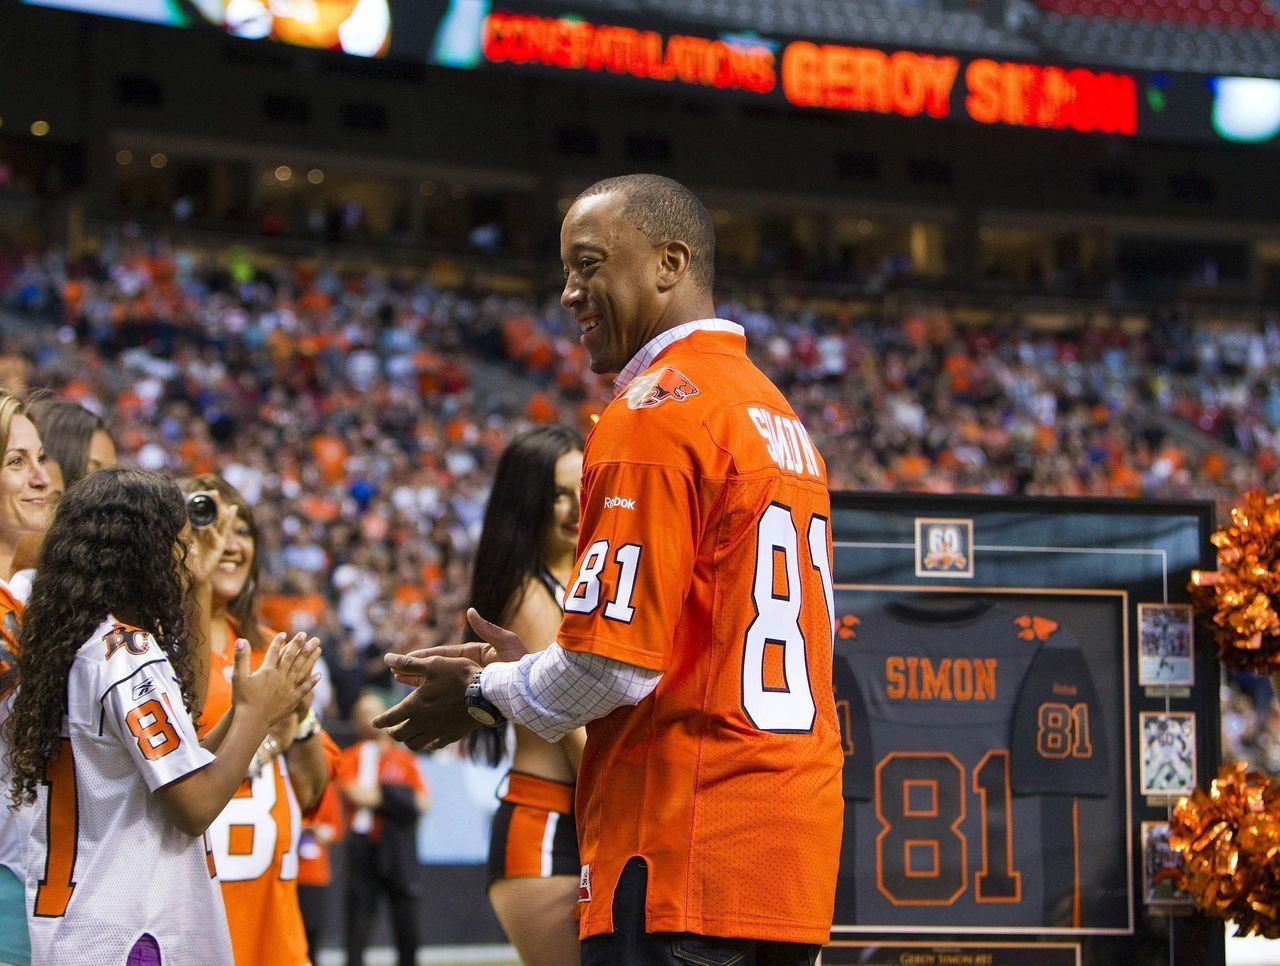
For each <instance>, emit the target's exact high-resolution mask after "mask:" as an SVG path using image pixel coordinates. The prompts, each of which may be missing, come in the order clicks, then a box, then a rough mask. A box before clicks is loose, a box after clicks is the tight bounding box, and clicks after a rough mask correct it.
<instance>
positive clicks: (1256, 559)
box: [1190, 490, 1280, 674]
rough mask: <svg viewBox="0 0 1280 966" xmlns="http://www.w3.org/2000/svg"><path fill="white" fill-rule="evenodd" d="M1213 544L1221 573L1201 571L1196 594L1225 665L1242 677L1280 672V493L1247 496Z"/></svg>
mask: <svg viewBox="0 0 1280 966" xmlns="http://www.w3.org/2000/svg"><path fill="white" fill-rule="evenodd" d="M1210 539H1211V540H1212V542H1213V545H1214V546H1215V547H1217V548H1218V569H1217V570H1216V571H1200V570H1197V571H1195V572H1194V573H1193V574H1192V575H1191V588H1190V589H1191V597H1192V600H1194V601H1195V604H1196V608H1197V610H1198V611H1199V612H1200V613H1201V614H1202V615H1203V616H1205V617H1207V618H1208V619H1209V620H1211V621H1212V622H1213V635H1214V640H1215V641H1216V642H1217V645H1218V658H1219V660H1221V661H1222V663H1223V664H1225V665H1227V666H1228V667H1231V668H1235V669H1236V670H1240V671H1254V672H1257V673H1262V674H1265V673H1268V672H1270V671H1275V670H1280V493H1277V494H1272V495H1271V496H1267V495H1266V494H1264V493H1263V492H1262V491H1261V490H1254V491H1253V492H1251V493H1247V494H1245V497H1244V503H1243V505H1242V506H1238V507H1236V508H1235V509H1233V510H1232V511H1231V523H1230V524H1228V525H1227V526H1225V527H1223V528H1222V529H1220V530H1218V531H1217V532H1216V533H1214V535H1213V536H1212V537H1211V538H1210Z"/></svg>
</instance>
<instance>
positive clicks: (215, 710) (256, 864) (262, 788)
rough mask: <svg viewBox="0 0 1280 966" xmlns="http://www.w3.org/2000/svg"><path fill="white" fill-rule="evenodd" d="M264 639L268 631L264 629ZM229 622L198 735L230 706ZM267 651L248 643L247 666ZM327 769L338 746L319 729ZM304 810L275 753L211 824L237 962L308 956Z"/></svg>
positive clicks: (212, 663)
mask: <svg viewBox="0 0 1280 966" xmlns="http://www.w3.org/2000/svg"><path fill="white" fill-rule="evenodd" d="M264 634H265V636H266V638H267V639H268V640H270V639H271V637H272V636H274V635H273V632H271V631H266V632H264ZM234 655H235V630H234V628H232V629H230V632H229V634H228V642H227V648H226V651H225V654H224V655H223V656H219V655H218V654H217V653H212V654H210V656H209V693H208V697H206V698H205V703H204V711H203V713H202V714H201V717H200V736H201V737H202V738H203V737H204V735H205V734H206V733H207V732H208V731H209V729H210V728H212V727H213V726H214V725H215V724H217V723H218V720H219V719H220V718H221V717H222V716H223V715H224V714H226V713H227V711H229V710H230V709H231V670H232V663H233V661H234ZM265 656H266V651H265V650H264V651H251V652H250V654H249V666H250V667H251V668H256V667H257V666H258V665H259V664H261V663H262V659H263V658H264V657H265ZM313 740H317V741H323V742H325V752H326V754H327V755H328V757H329V767H330V774H332V770H333V768H334V767H335V765H336V760H337V756H338V754H339V752H338V748H337V746H336V745H334V744H333V742H332V740H331V739H330V738H329V736H328V735H326V734H325V733H324V732H323V731H322V732H320V734H319V735H317V736H316V738H315V739H313ZM301 832H302V814H301V812H300V810H299V807H298V799H297V796H296V795H295V794H294V792H293V785H292V783H291V782H290V781H289V766H288V763H287V762H286V761H285V757H284V756H283V755H279V756H277V757H275V758H273V759H272V760H271V762H270V763H269V764H268V765H267V766H266V767H265V768H263V769H262V771H261V772H260V773H259V774H258V776H257V777H256V778H246V779H245V780H244V781H243V782H242V783H241V785H240V787H239V788H238V789H237V790H236V793H235V795H234V796H233V797H232V799H231V801H230V802H229V803H228V804H227V807H226V808H224V809H223V810H222V814H221V815H219V816H218V817H217V818H216V819H215V820H214V822H213V824H212V825H211V826H209V832H208V836H209V844H210V845H211V846H212V848H213V856H214V863H215V865H216V866H217V869H218V878H219V880H220V881H221V883H222V899H223V902H224V903H225V905H226V907H227V925H228V926H229V927H230V928H231V948H232V950H233V951H234V953H235V959H236V964H237V966H253V964H261V966H306V964H307V963H309V962H310V961H311V960H310V956H309V955H308V952H307V937H306V932H305V930H304V929H303V924H302V913H301V912H300V911H299V909H298V839H299V836H300V835H301Z"/></svg>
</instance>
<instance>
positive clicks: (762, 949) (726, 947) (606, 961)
mask: <svg viewBox="0 0 1280 966" xmlns="http://www.w3.org/2000/svg"><path fill="white" fill-rule="evenodd" d="M648 884H649V867H648V866H647V865H645V863H644V860H643V859H632V860H631V861H629V862H628V863H627V864H626V867H625V868H623V870H622V875H621V876H620V877H619V878H618V888H617V889H616V890H615V891H614V894H613V929H614V931H613V932H612V933H607V934H605V935H603V936H592V937H591V938H590V939H586V940H583V943H582V966H813V962H814V960H815V959H817V957H818V950H819V949H820V948H821V947H819V946H809V945H805V944H803V943H777V942H764V941H762V940H756V939H717V938H716V937H714V936H698V935H695V934H693V933H691V932H645V931H644V899H645V893H646V892H647V890H648Z"/></svg>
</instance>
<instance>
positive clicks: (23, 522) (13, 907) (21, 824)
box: [0, 390, 53, 966]
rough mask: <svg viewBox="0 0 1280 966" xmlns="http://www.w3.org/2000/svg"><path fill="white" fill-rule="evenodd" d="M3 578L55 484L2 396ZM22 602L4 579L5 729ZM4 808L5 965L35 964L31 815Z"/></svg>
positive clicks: (0, 760) (4, 745)
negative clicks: (28, 897)
mask: <svg viewBox="0 0 1280 966" xmlns="http://www.w3.org/2000/svg"><path fill="white" fill-rule="evenodd" d="M0 454H3V455H2V457H0V459H2V461H0V578H7V577H8V576H9V574H10V573H11V571H12V568H13V560H14V556H15V554H16V553H17V550H18V544H19V542H20V541H22V540H23V539H25V538H28V537H32V536H34V537H36V538H38V537H39V535H40V534H42V533H43V532H44V531H45V529H46V528H47V527H48V525H49V519H50V517H51V516H52V509H53V507H52V503H53V501H52V498H51V491H52V481H51V479H50V477H49V469H48V461H47V457H46V456H45V452H44V448H43V446H42V445H41V442H40V435H39V433H38V432H37V431H36V427H35V424H34V423H33V422H32V421H31V419H30V417H29V416H28V415H27V411H26V409H25V407H24V406H23V404H22V402H21V401H20V400H19V399H18V398H17V397H16V396H12V395H10V394H9V393H7V392H4V391H3V390H0ZM22 614H23V607H22V603H21V598H20V597H19V596H18V595H17V594H15V593H14V591H13V590H12V589H11V588H10V586H9V584H8V581H7V580H5V579H0V724H2V723H3V722H4V721H5V719H6V718H7V717H8V716H9V712H10V710H11V709H12V705H13V697H14V694H15V688H16V686H17V683H18V670H17V663H18V625H19V622H20V621H21V620H22ZM7 751H8V740H7V738H6V737H5V732H3V731H2V730H0V785H6V786H7V785H8V783H9V765H8V758H7ZM5 804H7V803H0V963H13V964H15V966H25V964H27V963H29V962H30V961H31V952H30V947H29V945H28V942H27V914H26V909H25V900H24V898H23V889H24V886H23V883H24V881H25V879H26V860H25V855H26V848H27V825H28V822H29V818H30V810H29V809H15V808H6V807H4V806H5Z"/></svg>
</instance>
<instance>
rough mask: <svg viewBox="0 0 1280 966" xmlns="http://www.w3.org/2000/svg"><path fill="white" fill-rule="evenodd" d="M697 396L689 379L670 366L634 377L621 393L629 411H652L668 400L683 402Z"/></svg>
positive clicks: (696, 389)
mask: <svg viewBox="0 0 1280 966" xmlns="http://www.w3.org/2000/svg"><path fill="white" fill-rule="evenodd" d="M697 394H698V387H697V386H695V385H694V384H693V383H692V382H690V381H689V377H688V376H686V375H685V374H684V373H683V372H681V371H680V370H679V369H672V368H671V367H670V366H664V367H663V368H661V369H659V370H658V371H657V372H650V373H646V374H645V375H643V376H636V377H635V378H634V379H632V380H631V385H629V386H627V388H626V389H625V390H623V393H622V395H623V396H624V397H626V400H627V408H629V409H652V408H653V407H654V406H661V405H662V404H663V403H664V402H666V401H667V400H668V399H674V400H675V401H676V402H684V401H685V400H686V399H688V398H689V397H690V396H696V395H697Z"/></svg>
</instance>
